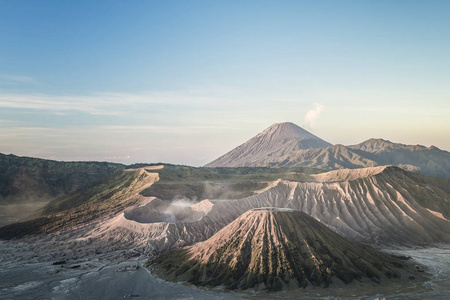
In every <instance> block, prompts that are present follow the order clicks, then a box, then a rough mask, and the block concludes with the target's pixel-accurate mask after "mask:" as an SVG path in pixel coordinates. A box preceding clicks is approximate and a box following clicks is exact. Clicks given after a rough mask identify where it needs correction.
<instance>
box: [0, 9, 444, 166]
mask: <svg viewBox="0 0 450 300" xmlns="http://www.w3.org/2000/svg"><path fill="white" fill-rule="evenodd" d="M448 11H450V2H447V1H426V2H425V1H408V2H403V1H395V2H392V1H371V2H369V1H339V2H337V1H320V2H317V1H244V2H242V1H134V2H122V1H95V2H92V1H77V2H66V3H58V2H54V1H39V2H37V1H4V2H2V9H1V10H0V26H1V28H2V30H0V108H1V109H0V128H1V129H0V145H1V147H0V153H5V154H9V153H12V154H15V155H21V156H32V157H40V158H48V159H55V160H66V161H67V160H83V161H91V160H95V161H112V162H121V163H125V164H131V163H135V162H149V163H150V162H168V163H176V164H187V165H193V166H200V165H204V164H206V163H208V162H210V161H212V160H213V159H215V158H217V157H218V156H220V155H222V154H224V153H226V152H228V151H229V150H231V149H233V148H234V147H236V146H238V145H239V144H241V143H243V142H245V141H247V140H248V139H250V138H251V137H253V136H254V135H256V134H257V133H259V132H260V131H262V130H264V129H265V128H267V127H269V126H270V125H272V124H273V123H280V122H293V123H295V124H297V125H299V126H301V127H303V128H305V129H306V130H308V131H310V132H311V133H313V134H315V135H317V136H318V137H320V138H322V139H324V140H325V141H328V142H330V143H332V144H344V145H351V144H357V143H361V142H363V141H365V140H367V139H369V138H383V139H386V140H390V141H392V142H397V143H403V144H412V145H416V144H421V145H424V146H427V147H428V146H431V145H434V146H437V147H439V148H440V149H443V150H447V151H449V150H450V101H449V100H450V99H449V98H450V92H449V89H448V82H450V57H449V56H448V53H450V41H449V39H450V19H449V18H448V16H447V14H448Z"/></svg>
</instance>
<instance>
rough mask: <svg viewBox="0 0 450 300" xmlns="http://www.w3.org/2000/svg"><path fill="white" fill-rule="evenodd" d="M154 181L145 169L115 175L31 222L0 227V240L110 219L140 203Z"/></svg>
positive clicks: (50, 206)
mask: <svg viewBox="0 0 450 300" xmlns="http://www.w3.org/2000/svg"><path fill="white" fill-rule="evenodd" d="M157 180H158V174H157V173H151V172H150V171H148V170H146V169H144V168H140V169H134V170H124V171H118V172H116V173H115V174H114V175H113V176H111V177H110V178H108V180H106V181H105V182H103V183H102V184H99V185H96V186H94V187H92V188H90V189H87V190H83V191H78V192H74V193H72V194H70V195H68V196H64V197H61V198H57V199H55V200H53V201H51V202H50V203H49V204H48V205H46V206H45V207H44V208H43V209H42V211H41V212H40V213H39V214H37V215H35V216H34V217H35V218H33V219H31V220H28V221H25V222H21V223H15V224H10V225H7V226H4V227H1V228H0V238H1V239H13V238H21V237H24V236H26V235H30V234H40V233H54V232H57V231H64V230H71V229H74V228H75V227H76V226H81V227H83V226H86V225H88V224H89V222H92V221H94V222H100V221H101V219H102V218H103V217H105V216H107V217H108V218H111V217H113V216H115V215H116V214H117V213H120V212H122V211H123V210H124V209H125V208H127V207H128V206H132V205H135V204H137V203H139V202H141V201H142V200H143V199H144V197H143V196H141V195H139V193H140V192H141V191H142V190H144V189H146V188H148V187H149V186H150V185H151V184H153V183H154V182H155V181H157Z"/></svg>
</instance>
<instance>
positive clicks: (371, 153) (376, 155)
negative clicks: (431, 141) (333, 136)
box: [348, 139, 450, 179]
mask: <svg viewBox="0 0 450 300" xmlns="http://www.w3.org/2000/svg"><path fill="white" fill-rule="evenodd" d="M348 148H350V149H352V150H353V151H355V152H356V153H358V154H360V155H362V156H364V157H367V158H371V159H373V160H374V161H375V162H376V163H377V164H378V165H399V166H401V167H402V168H404V169H407V170H411V171H416V172H420V173H423V174H427V175H432V176H438V177H441V178H446V179H450V153H449V152H447V151H444V150H440V149H439V148H437V147H434V146H431V147H425V146H421V145H404V144H399V143H392V142H390V141H386V140H383V139H369V140H367V141H365V142H362V143H360V144H358V145H353V146H348Z"/></svg>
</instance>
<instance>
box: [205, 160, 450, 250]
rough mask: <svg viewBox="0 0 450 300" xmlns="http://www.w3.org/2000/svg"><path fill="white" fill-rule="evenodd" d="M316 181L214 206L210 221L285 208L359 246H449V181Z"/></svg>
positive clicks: (379, 170) (394, 171) (362, 177)
mask: <svg viewBox="0 0 450 300" xmlns="http://www.w3.org/2000/svg"><path fill="white" fill-rule="evenodd" d="M312 177H313V178H314V181H313V182H289V181H280V182H279V183H278V185H277V186H275V187H273V188H271V189H269V190H267V191H266V192H264V193H260V194H258V195H255V196H251V197H248V198H245V199H241V200H237V201H233V200H230V201H215V202H214V207H213V209H212V210H211V212H210V214H209V216H210V217H211V218H213V219H216V220H220V221H221V222H224V223H226V222H229V221H230V220H231V219H234V218H236V217H237V216H239V215H240V214H242V213H243V212H245V211H247V210H249V209H252V208H257V207H266V206H275V207H287V208H292V209H296V210H299V211H303V212H305V213H307V214H308V215H311V216H313V217H314V218H316V219H318V220H319V221H321V222H322V223H324V224H326V225H327V226H329V227H330V228H332V229H333V230H335V231H336V232H339V233H341V234H343V235H345V236H347V237H351V238H354V239H357V240H361V241H369V242H371V243H382V244H390V243H399V244H408V243H410V244H426V243H432V242H450V221H449V220H450V190H449V184H448V183H449V182H448V181H447V180H442V179H439V178H434V177H428V176H425V175H420V174H414V173H411V172H407V171H404V170H402V169H400V168H397V167H376V168H365V169H356V170H339V171H331V172H328V173H323V174H318V175H313V176H312ZM225 211H228V212H229V213H228V215H226V214H224V213H223V212H225ZM227 217H229V219H228V220H226V219H227Z"/></svg>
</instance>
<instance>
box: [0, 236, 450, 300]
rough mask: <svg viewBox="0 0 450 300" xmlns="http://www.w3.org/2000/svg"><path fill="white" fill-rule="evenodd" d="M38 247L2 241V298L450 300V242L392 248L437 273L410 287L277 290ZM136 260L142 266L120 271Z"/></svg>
mask: <svg viewBox="0 0 450 300" xmlns="http://www.w3.org/2000/svg"><path fill="white" fill-rule="evenodd" d="M35 248H36V247H35V246H33V245H30V244H26V243H21V242H13V241H8V242H5V241H0V299H127V297H131V299H242V298H253V299H335V298H338V299H360V298H362V299H376V298H378V297H387V299H450V283H449V282H450V246H449V245H444V246H441V247H439V248H419V249H408V248H405V249H397V250H389V252H391V253H394V254H398V255H407V256H408V255H409V256H411V257H412V258H413V259H414V260H415V261H416V262H417V263H421V264H424V265H425V266H426V267H427V271H428V272H429V273H430V274H431V276H430V280H429V281H426V282H417V281H414V280H407V279H405V280H404V281H405V282H408V286H407V287H405V286H403V287H401V286H400V285H399V284H392V285H389V286H380V285H378V284H375V283H369V282H365V283H359V282H355V283H354V284H351V285H348V286H345V285H335V286H334V287H331V288H326V289H323V288H306V289H298V290H293V291H288V292H280V293H274V294H268V293H260V294H256V293H254V292H239V293H223V292H219V291H217V290H216V291H212V290H204V289H199V288H195V287H193V286H191V285H182V284H175V283H170V282H166V281H164V280H163V279H160V278H157V277H155V276H154V275H152V274H151V272H150V271H148V270H147V269H146V268H144V267H142V264H143V263H144V262H145V261H146V260H145V258H144V257H142V256H141V257H140V258H138V259H129V260H125V261H123V260H122V261H121V260H120V259H119V258H120V252H116V253H106V252H105V253H104V254H99V255H95V256H85V257H83V258H76V257H70V258H66V263H64V264H61V265H53V263H54V262H58V261H59V260H58V259H56V258H53V259H51V256H49V253H42V252H40V251H39V254H37V251H36V249H35ZM61 260H62V259H61ZM133 265H139V266H140V267H139V269H137V270H133V268H131V270H122V271H121V272H120V271H118V270H120V269H121V268H122V269H123V268H125V267H127V266H128V267H130V266H133ZM420 274H423V273H420ZM420 274H419V273H418V275H420ZM132 296H136V297H132Z"/></svg>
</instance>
